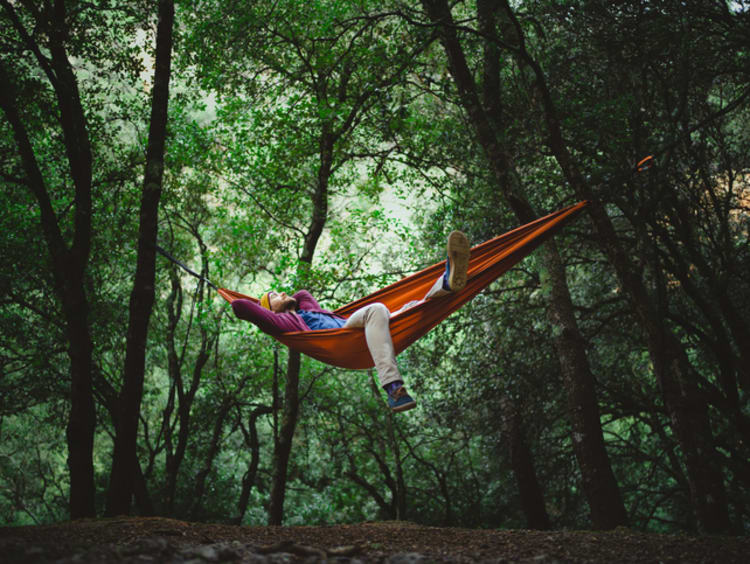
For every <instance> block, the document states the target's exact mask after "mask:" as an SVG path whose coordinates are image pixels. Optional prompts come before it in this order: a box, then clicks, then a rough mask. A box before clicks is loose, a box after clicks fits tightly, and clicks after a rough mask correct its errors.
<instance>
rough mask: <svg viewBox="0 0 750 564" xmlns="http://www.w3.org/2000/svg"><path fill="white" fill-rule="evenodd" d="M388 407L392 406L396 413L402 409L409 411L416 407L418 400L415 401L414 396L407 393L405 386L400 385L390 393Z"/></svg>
mask: <svg viewBox="0 0 750 564" xmlns="http://www.w3.org/2000/svg"><path fill="white" fill-rule="evenodd" d="M388 407H390V408H391V411H393V412H394V413H398V412H400V411H408V410H410V409H414V408H415V407H417V402H415V401H414V400H413V399H412V397H411V396H410V395H409V394H407V393H406V388H405V387H403V386H399V387H398V388H396V389H395V390H393V391H392V392H391V393H390V394H388Z"/></svg>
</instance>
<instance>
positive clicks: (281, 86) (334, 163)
mask: <svg viewBox="0 0 750 564" xmlns="http://www.w3.org/2000/svg"><path fill="white" fill-rule="evenodd" d="M215 8H216V10H215V11H214V12H211V11H209V10H206V11H205V14H204V16H205V17H206V18H207V19H208V20H209V21H217V18H218V21H222V22H227V21H229V22H231V25H229V26H227V25H223V26H221V29H216V28H211V34H210V36H209V37H210V41H211V42H212V44H214V42H218V44H219V45H223V46H224V48H226V49H229V50H231V52H232V53H235V54H236V55H237V56H236V58H235V59H234V63H235V65H236V66H237V67H238V69H237V70H236V72H234V73H233V74H231V76H230V78H229V79H225V78H223V77H222V80H220V81H219V80H216V81H214V85H215V86H216V88H217V90H219V91H221V90H222V89H224V88H226V87H227V86H228V85H230V84H231V85H232V86H235V87H236V88H237V90H238V91H240V92H247V94H248V98H249V101H248V103H249V104H251V107H252V109H251V110H250V111H246V110H244V109H243V110H242V112H240V111H238V110H239V106H240V105H241V104H242V103H243V102H241V101H239V100H232V101H231V102H230V103H228V104H227V108H228V111H232V112H237V114H239V115H238V124H239V123H242V126H241V130H242V131H244V130H245V129H252V130H253V131H252V135H247V137H246V138H242V137H239V138H238V137H237V136H235V140H234V142H235V143H236V142H244V143H246V146H244V147H242V148H241V149H239V150H238V151H237V153H238V155H242V156H235V155H230V156H229V159H227V160H228V161H229V162H228V163H227V164H228V167H227V168H231V167H234V168H238V166H237V165H238V164H239V162H240V161H242V160H243V159H247V160H248V161H250V162H251V163H252V165H251V166H250V167H248V168H251V171H252V172H251V178H252V180H247V179H243V181H242V183H236V185H237V186H238V187H239V188H240V190H241V194H242V195H243V197H244V198H245V205H247V202H250V203H251V204H252V206H253V207H254V209H256V210H257V211H258V212H259V214H257V213H256V214H254V215H255V217H254V218H253V221H256V222H257V221H258V218H260V220H261V221H262V222H263V223H264V225H263V226H262V227H260V228H259V230H262V235H261V236H259V239H260V240H263V239H264V238H265V239H267V240H268V241H274V240H275V241H276V242H277V243H276V244H277V245H289V244H290V243H289V239H290V238H291V239H292V246H293V247H295V249H294V251H293V254H294V255H295V259H296V262H295V263H294V264H293V265H292V266H293V274H292V276H291V277H290V278H291V281H287V282H286V284H288V285H289V286H290V288H292V289H298V288H300V287H305V286H306V287H308V288H310V289H311V290H313V291H315V290H316V289H320V290H323V287H322V284H321V287H319V288H316V287H315V284H316V283H318V284H320V282H318V280H316V278H317V277H316V276H315V271H314V269H313V262H314V258H315V253H316V251H317V247H318V243H319V241H320V238H321V235H322V234H323V231H324V229H325V227H326V225H327V222H328V219H329V211H330V203H331V201H332V200H333V199H334V198H335V196H337V195H338V194H340V193H341V192H342V191H343V190H344V188H343V186H345V185H346V184H347V183H348V181H352V180H354V179H355V178H356V170H355V168H354V166H353V165H352V163H353V162H358V161H359V162H361V161H366V160H372V159H376V158H378V157H379V156H380V151H379V150H378V149H373V148H371V147H369V146H367V142H366V139H364V137H363V136H362V134H361V133H360V130H361V129H363V127H364V125H363V124H366V123H367V122H368V120H369V119H371V114H372V112H373V111H374V107H375V106H376V104H377V103H378V102H379V101H382V100H383V99H384V97H386V96H387V93H388V92H389V91H390V89H392V88H393V86H394V85H395V84H397V83H398V82H399V81H400V80H401V79H402V78H403V75H404V72H405V70H406V69H407V68H408V66H409V64H410V61H412V60H413V58H414V55H415V53H416V52H419V51H420V50H421V49H423V48H424V45H423V44H417V45H416V46H410V47H407V46H405V45H398V46H395V47H394V46H393V44H390V43H389V42H388V41H387V37H388V36H389V35H390V33H391V32H394V30H397V28H398V25H400V24H399V21H398V20H397V19H395V18H393V17H392V16H391V15H389V14H379V13H375V14H374V15H370V14H369V13H368V12H367V11H366V10H367V9H369V8H372V6H370V5H368V4H364V5H362V6H356V7H354V6H350V5H345V4H341V3H338V2H328V1H319V2H314V3H311V4H306V5H305V6H300V5H298V4H297V3H295V2H281V3H278V2H270V3H258V4H257V5H255V6H254V7H253V9H251V10H248V11H246V12H244V13H242V14H237V13H226V12H225V7H224V6H223V5H217V6H216V7H215ZM217 32H219V33H217ZM222 32H224V33H222ZM196 37H198V35H196ZM200 37H204V38H205V36H203V35H200ZM204 55H205V56H209V55H210V53H209V51H205V53H204ZM243 65H244V66H247V65H250V66H251V72H254V71H255V68H256V67H260V68H263V69H265V70H266V71H267V72H266V73H265V74H263V75H259V76H257V77H256V78H255V80H253V81H247V80H246V78H245V75H246V73H247V72H248V70H247V68H244V66H243ZM207 76H208V77H209V78H211V79H213V77H212V76H211V75H210V74H208V73H207ZM280 98H283V99H284V100H286V104H287V108H286V110H285V111H284V112H279V111H278V108H277V102H278V100H279V99H280ZM248 116H249V117H250V119H249V120H248ZM244 121H249V122H250V124H249V125H248V124H245V123H243V122H244ZM282 143H283V147H280V146H279V145H281V144H282ZM243 152H244V154H243ZM232 161H234V162H232ZM282 163H283V164H282ZM285 165H286V168H285ZM224 174H226V172H225V173H224ZM244 174H247V172H245V173H244ZM250 185H252V186H253V188H252V189H250V188H248V187H247V186H250ZM268 225H273V226H275V227H276V228H277V229H274V230H270V231H269V230H268V228H267V226H268ZM256 244H257V243H256ZM266 260H267V263H266V264H261V265H257V268H258V269H259V270H266V271H271V272H273V270H272V267H273V264H272V263H271V261H270V260H268V258H267V257H266ZM325 270H328V268H325ZM276 276H278V274H277V273H276V272H274V277H276ZM300 370H301V359H300V357H299V355H298V353H296V352H294V351H290V353H289V357H288V365H287V370H286V382H285V384H284V394H283V395H284V398H283V407H282V409H283V415H282V421H281V426H280V429H279V437H278V442H277V444H276V448H275V450H274V458H273V471H272V474H273V480H272V487H271V500H270V504H269V523H270V524H277V525H278V524H281V522H282V520H283V504H284V498H285V492H286V484H287V474H288V470H287V467H288V463H289V457H290V453H291V448H292V439H293V437H294V432H295V429H296V426H297V421H298V417H299V409H300V402H299V378H300Z"/></svg>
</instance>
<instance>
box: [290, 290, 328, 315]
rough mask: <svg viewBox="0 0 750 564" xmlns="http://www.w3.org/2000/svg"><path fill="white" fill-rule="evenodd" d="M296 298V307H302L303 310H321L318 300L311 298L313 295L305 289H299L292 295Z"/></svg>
mask: <svg viewBox="0 0 750 564" xmlns="http://www.w3.org/2000/svg"><path fill="white" fill-rule="evenodd" d="M292 297H293V298H294V299H295V300H297V309H304V310H305V311H323V309H322V308H321V307H320V304H319V303H318V300H316V299H315V298H313V295H312V294H311V293H310V292H308V291H307V290H299V291H297V292H295V293H294V295H293V296H292Z"/></svg>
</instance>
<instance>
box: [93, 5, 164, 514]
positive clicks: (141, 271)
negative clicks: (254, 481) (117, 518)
mask: <svg viewBox="0 0 750 564" xmlns="http://www.w3.org/2000/svg"><path fill="white" fill-rule="evenodd" d="M173 23H174V2H173V0H160V2H159V23H158V27H157V32H156V60H155V70H154V85H153V92H152V101H151V122H150V125H149V135H148V148H147V151H146V170H145V174H144V180H143V191H142V194H141V211H140V223H139V231H138V258H137V265H136V272H135V280H134V282H133V290H132V292H131V295H130V319H129V324H128V333H127V349H126V352H125V366H124V374H123V387H122V390H120V396H119V416H118V418H117V425H116V432H115V444H114V453H113V457H112V472H111V474H110V480H109V490H108V493H107V507H106V511H105V513H106V514H107V515H121V514H128V513H130V502H131V498H132V496H133V476H134V470H135V469H134V467H133V463H134V460H135V459H136V445H137V436H138V417H139V414H140V407H141V398H142V396H143V380H144V371H145V362H146V340H147V336H148V325H149V320H150V318H151V309H152V306H153V303H154V284H155V276H156V236H157V230H158V212H159V200H160V198H161V190H162V177H163V173H164V147H165V143H166V135H167V110H168V104H169V79H170V76H171V61H172V28H173Z"/></svg>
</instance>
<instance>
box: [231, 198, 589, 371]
mask: <svg viewBox="0 0 750 564" xmlns="http://www.w3.org/2000/svg"><path fill="white" fill-rule="evenodd" d="M587 203H588V202H586V201H583V202H579V203H578V204H574V205H572V206H569V207H566V208H563V209H561V210H559V211H556V212H554V213H552V214H550V215H548V216H545V217H542V218H539V219H537V220H535V221H532V222H531V223H527V224H526V225H522V226H521V227H517V228H516V229H513V230H512V231H509V232H507V233H505V234H504V235H500V236H499V237H495V238H494V239H490V240H489V241H486V242H484V243H482V244H481V245H477V246H476V247H473V248H472V249H471V258H470V259H469V271H468V277H467V282H466V287H464V289H463V290H461V291H459V292H453V293H451V294H448V295H446V296H443V297H440V298H433V299H430V300H426V301H423V302H421V303H419V304H418V305H415V306H414V307H411V308H409V309H407V310H405V311H403V312H401V313H399V314H398V315H394V316H392V317H391V336H392V337H393V346H394V347H395V350H396V354H399V353H400V352H401V351H403V350H404V349H405V348H406V347H408V346H409V345H411V344H412V343H413V342H414V341H416V340H417V339H419V338H420V337H422V336H423V335H425V334H426V333H427V332H428V331H429V330H430V329H432V328H433V327H435V326H436V325H437V324H438V323H440V322H441V321H442V320H443V319H445V318H446V317H448V316H449V315H450V314H451V313H453V312H454V311H456V310H457V309H458V308H460V307H461V306H462V305H464V304H465V303H466V302H468V301H469V300H470V299H472V298H473V297H474V296H475V295H476V294H477V293H479V292H480V291H482V290H483V289H484V288H486V287H487V286H488V285H489V284H490V283H491V282H493V281H494V280H495V279H497V278H498V277H499V276H501V275H502V274H504V273H505V272H507V271H508V270H510V268H512V267H513V266H514V265H515V264H516V263H518V262H519V261H521V259H523V258H524V257H525V256H526V255H528V254H529V253H531V252H532V251H533V250H534V249H535V248H536V247H538V246H539V245H540V244H541V243H542V242H544V241H545V240H546V239H548V238H549V237H551V236H552V235H554V234H555V233H556V232H557V230H558V229H559V228H560V227H562V225H563V224H564V223H565V222H566V221H567V220H569V219H571V218H573V217H574V216H575V215H577V214H578V212H579V211H581V210H582V209H583V208H584V207H585V206H586V205H587ZM444 270H445V261H442V262H439V263H437V264H433V265H432V266H430V267H427V268H425V269H424V270H422V271H420V272H417V273H416V274H412V275H411V276H408V277H406V278H404V279H402V280H399V281H398V282H396V283H394V284H391V285H390V286H386V287H385V288H383V289H381V290H378V291H377V292H375V293H373V294H370V295H369V296H366V297H364V298H362V299H360V300H357V301H355V302H352V303H350V304H348V305H345V306H343V307H340V308H339V309H337V310H336V311H335V313H337V314H339V315H342V316H344V317H348V316H349V315H351V314H352V313H353V312H354V311H356V310H357V309H359V308H361V307H363V306H365V305H367V304H370V303H373V302H381V303H383V304H385V305H386V307H388V309H389V310H390V311H392V312H393V311H397V310H398V309H400V308H401V307H402V306H403V305H405V304H407V303H408V302H410V301H414V300H421V299H422V298H423V297H424V296H425V294H427V292H428V291H429V289H430V288H431V287H432V285H433V284H434V283H435V280H436V279H437V278H438V277H439V276H441V275H442V274H443V271H444ZM218 292H219V294H221V296H222V297H223V298H224V299H226V300H227V301H228V302H229V303H232V302H233V301H234V300H237V299H246V300H253V301H254V302H256V303H257V301H258V300H257V299H256V298H253V297H250V296H245V295H243V294H240V293H239V292H233V291H232V290H227V289H224V288H219V289H218ZM275 338H276V339H278V340H279V341H281V342H282V343H284V344H285V345H287V346H288V347H290V348H292V349H294V350H296V351H299V352H302V353H305V354H306V355H308V356H311V357H313V358H316V359H318V360H320V361H322V362H325V363H327V364H331V365H333V366H340V367H341V368H353V369H357V368H371V367H372V366H373V361H372V357H371V356H370V352H369V350H368V349H367V343H366V342H365V334H364V331H363V330H362V329H361V328H351V329H321V330H318V331H293V332H289V333H281V334H280V335H278V336H275Z"/></svg>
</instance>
